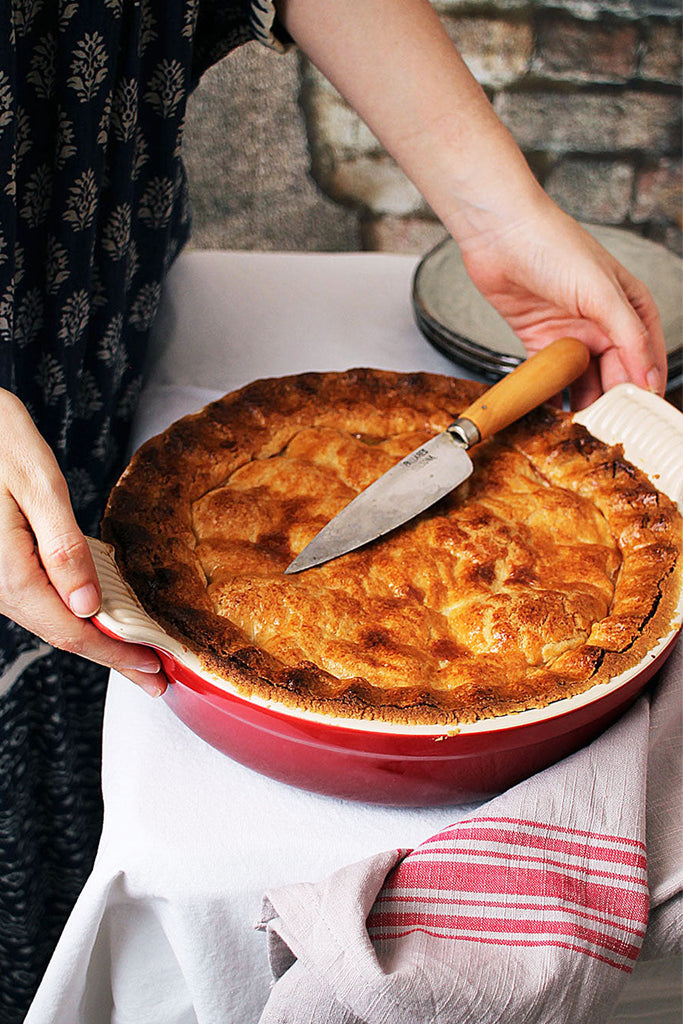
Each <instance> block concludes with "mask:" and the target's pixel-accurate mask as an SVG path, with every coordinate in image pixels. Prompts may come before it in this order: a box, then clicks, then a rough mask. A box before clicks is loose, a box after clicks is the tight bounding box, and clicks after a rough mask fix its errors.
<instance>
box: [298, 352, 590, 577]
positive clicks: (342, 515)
mask: <svg viewBox="0 0 683 1024" xmlns="http://www.w3.org/2000/svg"><path fill="white" fill-rule="evenodd" d="M589 359H590V354H589V352H588V349H587V348H586V347H585V345H583V344H582V342H580V341H578V340H577V339H576V338H559V339H558V340H557V341H554V342H552V344H550V345H547V346H546V347H545V348H543V349H541V351H540V352H537V353H536V354H535V355H533V356H531V357H530V358H529V359H527V360H525V362H523V363H521V364H520V366H518V367H517V369H515V370H513V371H512V373H510V374H508V375H507V377H504V378H503V379H502V380H499V381H498V383H497V384H494V385H493V387H492V388H489V389H488V391H485V392H484V393H483V395H480V397H479V398H478V399H477V400H476V401H475V402H473V403H472V405H470V406H469V407H468V408H467V409H465V411H464V412H463V413H462V414H461V416H459V417H458V419H456V420H455V421H454V422H453V423H451V424H450V426H449V427H447V428H446V430H445V431H443V433H441V434H437V435H436V437H433V438H432V439H431V440H430V441H428V442H427V443H426V444H424V445H422V446H421V447H420V448H416V449H415V451H414V452H411V454H410V455H407V456H406V457H405V458H403V459H401V461H400V462H399V463H397V464H396V465H395V466H393V467H392V468H391V469H390V470H388V471H387V472H386V473H384V474H383V475H382V476H381V477H380V478H379V479H378V480H375V482H374V483H372V484H370V486H369V487H366V489H365V490H364V491H362V492H361V493H360V494H359V495H358V496H357V497H356V498H354V499H353V501H351V502H350V503H349V504H348V505H347V506H346V508H343V509H342V510H341V512H339V513H338V515H336V516H335V517H334V519H332V520H331V521H330V522H329V523H328V524H327V526H324V527H323V529H322V530H321V531H320V533H318V534H317V536H315V537H314V538H313V540H312V541H311V542H310V544H308V545H307V546H306V547H305V548H304V550H303V551H302V552H301V553H300V554H299V555H297V557H296V558H295V559H294V561H293V562H292V563H291V565H289V566H288V567H287V568H286V569H285V572H286V573H295V572H301V571H302V570H303V569H310V568H312V567H313V566H316V565H321V564H322V563H323V562H327V561H329V560H330V559H332V558H337V557H338V556H339V555H345V554H347V553H348V552H349V551H353V550H354V549H355V548H359V547H361V546H362V545H364V544H368V543H369V542H370V541H372V540H376V539H377V538H378V537H381V536H383V535H384V534H385V533H388V532H389V531H390V530H393V529H394V528H395V527H397V526H401V525H402V524H403V523H406V522H407V521H408V520H409V519H412V518H413V517H414V516H416V515H418V514H419V513H420V512H424V511H425V509H427V508H429V507H430V506H431V505H433V504H434V503H435V502H436V501H438V500H439V498H443V497H444V496H445V495H446V494H448V493H449V492H450V491H452V490H453V488H454V487H457V486H458V484H460V483H462V482H463V480H466V479H467V477H468V476H469V475H470V473H471V472H472V461H471V459H470V457H469V455H468V454H467V451H466V449H467V448H470V447H471V446H472V445H474V444H477V443H478V442H479V441H481V440H484V439H485V438H487V437H490V436H491V435H492V434H494V433H495V432H496V431H498V430H501V429H502V428H503V427H506V426H508V425H509V424H510V423H513V422H514V421H515V420H516V419H519V417H520V416H523V415H524V414H525V413H527V412H530V411H531V409H534V408H535V407H536V406H537V405H540V404H541V402H545V401H546V400H547V399H548V398H552V397H553V395H556V394H557V393H558V392H559V391H561V390H562V389H563V388H564V387H565V386H566V385H567V384H570V383H571V382H572V381H574V380H575V379H576V378H577V377H578V376H579V374H581V373H583V371H584V370H585V369H586V368H587V366H588V362H589Z"/></svg>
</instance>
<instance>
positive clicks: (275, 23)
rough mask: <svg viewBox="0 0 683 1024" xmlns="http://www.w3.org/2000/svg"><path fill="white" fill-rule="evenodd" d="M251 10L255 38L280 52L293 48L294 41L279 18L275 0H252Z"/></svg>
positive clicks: (250, 17) (250, 16)
mask: <svg viewBox="0 0 683 1024" xmlns="http://www.w3.org/2000/svg"><path fill="white" fill-rule="evenodd" d="M249 10H250V14H249V19H250V22H251V26H252V28H253V30H254V38H255V39H257V40H258V41H259V42H260V43H263V44H264V46H269V47H270V48H271V49H273V50H277V51H278V53H286V51H287V50H289V49H291V47H292V46H293V45H294V42H293V40H292V37H291V36H290V35H289V33H288V32H287V29H286V28H285V27H284V25H283V24H282V22H281V21H280V20H279V18H278V14H277V3H276V2H275V0H250V2H249Z"/></svg>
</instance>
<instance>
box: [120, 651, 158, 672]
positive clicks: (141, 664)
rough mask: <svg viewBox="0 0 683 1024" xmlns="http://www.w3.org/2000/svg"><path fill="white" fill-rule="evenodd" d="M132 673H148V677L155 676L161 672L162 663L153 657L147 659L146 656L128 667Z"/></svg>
mask: <svg viewBox="0 0 683 1024" xmlns="http://www.w3.org/2000/svg"><path fill="white" fill-rule="evenodd" d="M126 668H127V669H128V671H130V672H146V673H147V675H150V676H155V675H157V673H158V672H160V671H161V663H160V662H159V661H158V660H157V659H156V658H155V657H154V656H153V655H152V656H151V657H149V658H145V657H144V655H143V656H142V657H141V658H139V659H138V660H137V661H136V662H134V663H131V664H129V665H126Z"/></svg>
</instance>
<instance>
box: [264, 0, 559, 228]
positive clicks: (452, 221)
mask: <svg viewBox="0 0 683 1024" xmlns="http://www.w3.org/2000/svg"><path fill="white" fill-rule="evenodd" d="M278 9H279V10H280V13H281V16H282V18H283V20H284V21H285V24H286V25H287V28H288V30H289V32H290V33H291V35H292V37H293V38H294V39H295V40H296V42H297V43H298V45H299V46H300V47H301V49H302V50H303V51H304V52H305V53H306V54H307V55H308V56H309V57H310V59H311V60H312V61H313V62H314V64H316V66H317V67H318V68H319V69H320V70H321V71H322V73H323V74H324V75H325V76H326V77H327V78H328V79H329V80H330V81H331V82H332V84H333V85H334V86H335V87H336V88H337V89H338V90H339V92H340V93H341V94H342V95H343V96H344V98H345V99H346V100H347V101H348V102H349V103H350V104H351V105H352V106H353V107H354V109H355V110H356V111H357V112H358V114H359V115H360V116H361V117H362V118H363V120H364V121H365V122H366V123H367V125H368V126H369V127H370V129H371V130H372V131H373V132H374V133H375V135H376V136H377V138H378V139H379V140H380V141H381V143H382V144H383V145H384V146H385V148H386V149H387V150H388V152H390V153H391V154H392V156H394V158H395V159H396V160H397V162H398V163H399V165H400V166H401V167H402V168H403V170H404V171H405V172H406V174H407V175H408V177H409V178H410V179H411V180H412V181H413V183H414V184H415V185H416V187H417V188H418V189H419V190H420V192H421V193H422V195H423V196H424V198H425V199H426V200H427V202H428V203H429V204H430V206H431V207H432V209H433V210H434V211H435V213H436V214H437V215H438V216H439V218H440V219H441V220H442V221H443V223H444V224H445V225H446V227H447V228H448V230H449V231H450V232H451V234H453V236H454V237H455V238H457V239H458V241H461V242H462V241H466V239H467V238H468V236H469V234H470V233H471V232H473V231H475V232H476V231H480V230H481V228H482V223H481V222H482V218H483V217H484V216H486V215H491V214H493V215H494V216H495V214H496V213H497V212H498V210H497V207H498V205H499V204H500V206H501V208H502V207H505V208H506V209H507V210H509V208H510V205H511V204H514V205H515V207H516V208H517V210H518V212H519V214H520V215H521V216H523V215H524V212H525V208H526V207H527V206H528V205H532V204H534V203H537V202H538V201H539V199H541V197H542V192H541V189H540V188H539V186H538V185H537V184H536V182H535V179H534V178H533V176H532V175H531V172H530V171H529V168H528V166H527V164H526V161H525V160H524V157H523V156H522V154H521V152H520V151H519V148H518V147H517V145H516V143H515V142H514V140H513V138H512V136H511V135H510V133H509V132H508V131H507V129H506V128H505V127H504V126H503V125H502V123H501V122H500V121H499V120H498V118H497V117H496V115H495V113H494V111H493V109H492V107H491V105H490V103H489V101H488V99H487V97H486V95H485V93H484V92H483V90H482V88H481V87H480V85H479V84H478V83H477V81H476V80H475V79H474V77H473V76H472V75H471V74H470V72H469V70H468V69H467V67H466V65H465V64H464V62H463V60H462V59H461V57H460V56H459V54H458V53H457V51H456V49H455V47H454V46H453V44H452V43H451V41H450V39H449V38H448V35H447V34H446V32H445V30H444V28H443V26H442V25H441V22H440V21H439V18H438V16H437V15H436V13H435V12H434V10H433V9H432V7H431V5H430V4H429V2H428V0H280V4H279V6H278Z"/></svg>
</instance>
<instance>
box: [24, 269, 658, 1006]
mask: <svg viewBox="0 0 683 1024" xmlns="http://www.w3.org/2000/svg"><path fill="white" fill-rule="evenodd" d="M415 263H416V261H415V259H414V258H413V257H406V256H388V255H379V254H335V255H331V254H325V255H318V254H286V255H285V254H259V253H205V252H202V253H199V252H191V253H187V254H185V255H183V256H181V257H180V258H179V259H178V261H177V262H176V264H175V265H174V267H173V269H172V271H171V273H170V276H169V278H168V282H167V285H166V288H165V291H164V295H163V300H162V307H161V310H160V314H159V317H158V321H157V324H156V328H155V332H154V339H153V345H152V358H151V362H150V369H149V377H148V381H147V384H146V387H145V390H144V392H143V395H142V399H141V403H140V410H139V415H138V418H137V421H136V424H135V430H134V445H137V444H139V443H141V442H142V441H143V440H144V439H145V438H147V437H149V436H150V435H151V434H153V433H156V432H158V431H159V430H161V429H163V428H164V427H165V426H167V425H168V424H169V423H170V422H172V421H173V420H174V419H176V418H177V417H178V416H180V415H182V414H185V413H187V412H191V411H193V410H195V409H198V408H200V407H201V406H202V405H204V404H206V402H208V401H211V400H213V399H214V398H216V397H218V395H219V394H222V393H224V392H225V391H229V390H232V389H233V388H235V387H238V386H240V385H242V384H243V383H245V382H247V381H248V380H251V379H254V378H256V377H260V376H272V375H281V374H285V373H296V372H300V371H304V370H311V369H313V370H325V369H333V370H337V369H346V368H349V367H351V366H358V365H372V366H376V367H380V368H386V369H397V370H415V369H423V370H432V371H435V372H446V373H453V372H455V373H457V374H459V375H460V376H471V374H468V373H466V372H464V371H462V369H458V368H455V367H454V366H453V364H452V363H451V362H450V361H449V360H448V359H446V357H444V356H443V355H441V354H440V353H439V352H437V351H436V350H435V349H433V348H432V347H431V346H430V345H429V344H428V343H427V342H426V341H425V340H424V339H423V337H422V336H421V334H420V333H419V331H418V330H417V328H416V326H415V324H414V321H413V316H412V310H411V304H410V285H411V277H412V273H413V270H414V267H415ZM103 791H104V800H105V821H104V831H103V835H102V841H101V845H100V849H99V853H98V857H97V861H96V864H95V867H94V870H93V873H92V875H91V877H90V879H89V880H88V882H87V884H86V887H85V889H84V891H83V893H82V895H81V897H80V899H79V901H78V903H77V905H76V907H75V909H74V911H73V913H72V915H71V917H70V919H69V921H68V923H67V926H66V928H65V931H64V933H63V936H62V939H61V941H60V944H59V946H58V948H57V950H56V952H55V955H54V957H53V960H52V962H51V964H50V967H49V969H48V971H47V974H46V976H45V978H44V980H43V983H42V985H41V988H40V990H39V992H38V994H37V996H36V999H35V1001H34V1004H33V1006H32V1008H31V1011H30V1013H29V1015H28V1018H27V1021H26V1024H104V1022H106V1021H111V1022H112V1024H252V1022H256V1021H258V1018H259V1015H260V1012H261V1009H262V1007H263V1005H264V1003H265V1001H266V999H267V996H268V990H269V983H270V972H269V967H268V963H267V955H266V943H265V938H264V936H263V935H262V934H261V933H260V932H257V931H255V929H254V923H255V921H256V920H257V917H258V915H259V910H260V903H261V897H262V895H263V893H264V891H265V890H266V889H268V888H272V887H274V886H278V885H282V884H285V883H288V882H293V881H299V880H301V881H314V880H317V879H320V878H324V877H325V876H327V875H328V874H329V873H331V872H332V871H334V870H335V869H337V868H339V867H342V866H343V865H345V864H348V863H352V862H354V861H358V860H361V859H363V858H364V857H368V856H370V855H372V854H374V853H377V852H380V851H383V850H387V849H391V848H393V847H397V846H400V847H410V846H414V845H417V844H418V843H419V842H421V841H422V840H423V839H425V838H426V837H427V836H429V835H431V834H432V833H433V832H435V831H438V830H439V829H440V828H442V827H444V825H447V824H450V823H452V822H455V821H456V820H459V818H461V817H462V816H463V815H464V814H465V813H466V812H467V811H468V810H469V809H470V808H468V807H459V806H452V807H438V808H419V809H414V808H412V809H401V808H386V807H381V806H372V805H363V804H355V803H352V802H348V801H341V800H335V799H332V798H328V797H323V796H319V795H315V794H311V793H305V792H301V791H298V790H296V789H293V788H291V787H288V786H286V785H283V784H281V783H277V782H274V781H272V780H270V779H267V778H265V777H262V776H260V775H258V774H256V773H254V772H253V771H251V770H249V769H247V768H245V767H243V766H241V765H239V764H236V763H234V762H232V761H231V760H229V759H228V758H227V757H225V756H223V755H222V754H220V753H218V752H217V751H215V750H213V749H212V748H210V747H209V746H207V745H206V744H205V743H204V742H203V741H201V740H200V739H198V738H197V737H196V736H195V735H194V734H192V733H191V732H190V731H189V730H188V729H187V728H186V727H185V726H184V725H183V724H182V723H181V722H179V721H178V720H177V719H176V718H175V717H174V716H173V714H172V713H171V711H170V710H169V709H168V707H167V706H166V705H165V704H164V702H163V701H162V700H151V699H150V698H149V697H147V696H146V695H145V694H144V693H142V692H141V691H140V690H138V689H136V688H135V687H134V686H133V685H132V684H131V683H130V682H129V681H128V680H126V679H124V678H123V677H121V676H118V675H117V674H115V673H114V674H112V677H111V681H110V686H109V692H108V697H107V705H106V712H105V725H104V747H103ZM675 981H676V974H675V971H674V973H673V974H672V972H671V964H670V963H669V962H666V963H665V964H657V963H655V964H654V965H649V966H648V965H642V967H641V965H640V964H639V965H638V966H637V968H636V972H635V974H634V976H633V980H632V982H631V983H630V988H629V990H628V992H627V993H626V994H625V996H624V1000H623V1013H624V1014H626V1016H623V1017H622V1016H621V1015H619V1016H618V1017H617V1018H615V1020H624V1021H625V1020H627V1019H628V1020H637V1021H642V1022H645V1021H651V1022H652V1024H654V1022H656V1024H666V1022H667V1021H668V1020H669V1019H670V1020H671V1021H672V1022H673V1021H674V1020H677V1019H678V1018H677V1016H675V1010H674V1011H673V1012H674V1016H671V1017H667V1012H668V1011H667V1006H671V1005H674V1003H675V998H674V994H673V993H674V990H675ZM653 993H656V998H654V996H653ZM653 1014H654V1015H653Z"/></svg>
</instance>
